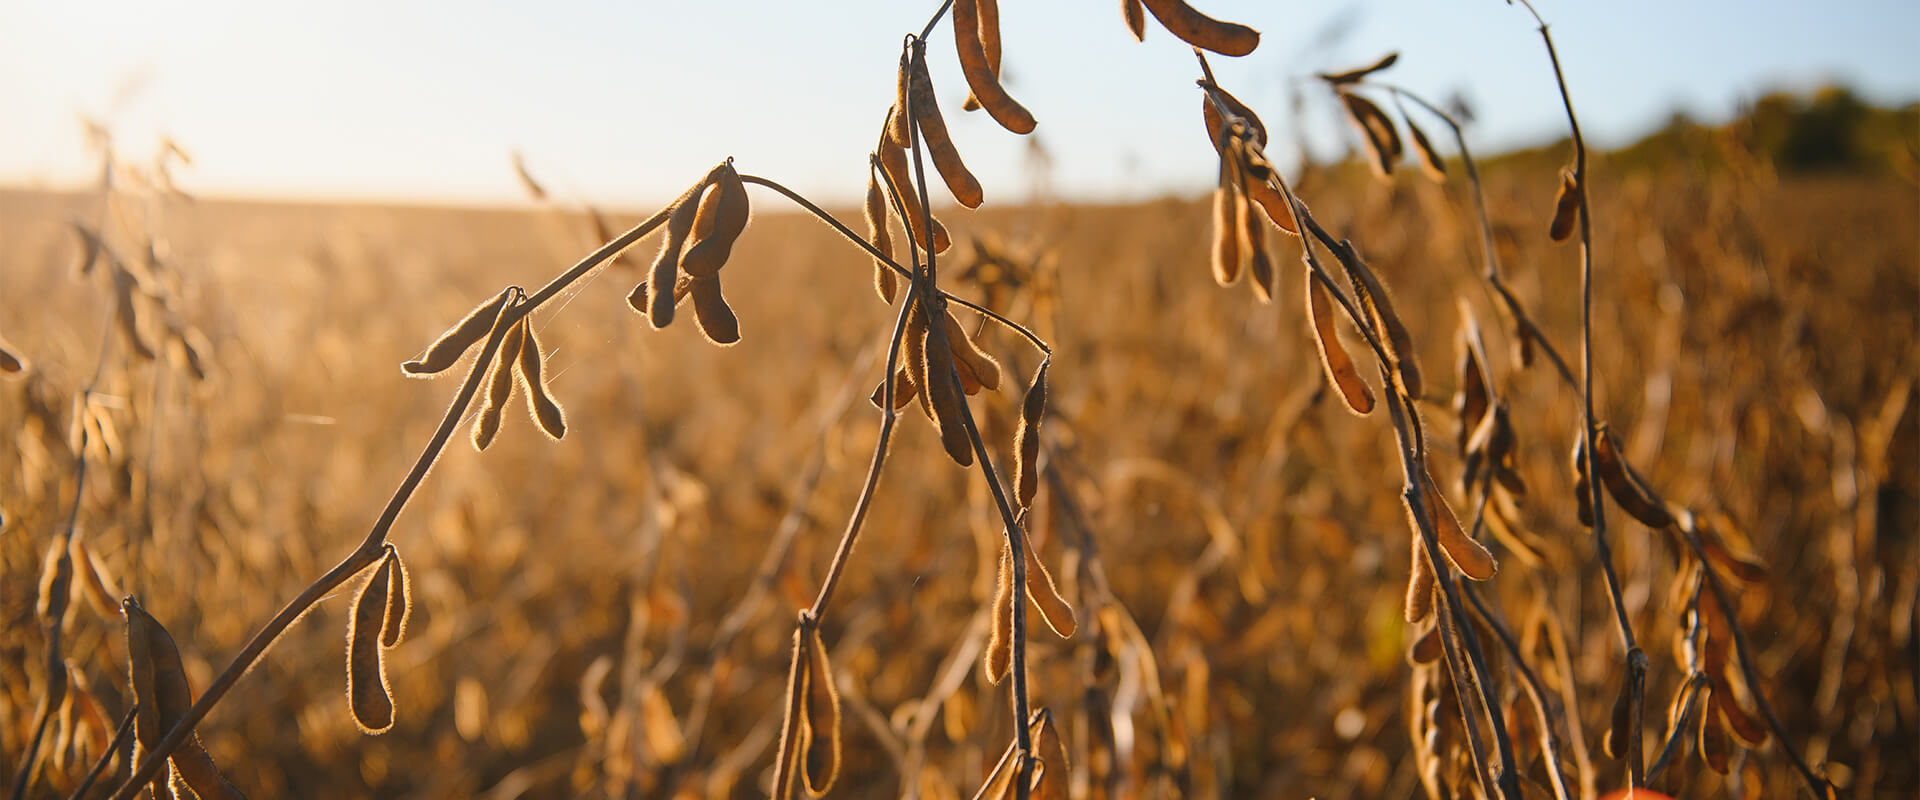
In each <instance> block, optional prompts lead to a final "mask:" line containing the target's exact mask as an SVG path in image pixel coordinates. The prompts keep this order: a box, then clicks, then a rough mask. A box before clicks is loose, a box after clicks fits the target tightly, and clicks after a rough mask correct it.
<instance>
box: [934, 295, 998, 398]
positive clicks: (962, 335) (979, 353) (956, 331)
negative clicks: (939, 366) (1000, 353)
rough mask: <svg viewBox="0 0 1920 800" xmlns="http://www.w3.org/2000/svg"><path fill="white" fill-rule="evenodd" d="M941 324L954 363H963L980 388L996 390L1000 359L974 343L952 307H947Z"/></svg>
mask: <svg viewBox="0 0 1920 800" xmlns="http://www.w3.org/2000/svg"><path fill="white" fill-rule="evenodd" d="M942 324H943V325H944V326H945V327H946V334H947V342H948V344H950V345H952V347H953V359H954V362H955V364H956V365H959V364H965V365H966V367H967V368H968V370H970V371H971V372H972V373H973V377H974V379H975V380H978V381H979V382H980V386H981V387H982V388H984V389H986V390H987V391H997V390H998V389H999V388H1000V361H999V360H998V359H995V358H994V357H993V356H990V355H988V354H987V353H986V351H983V350H981V349H980V347H979V345H976V344H974V342H973V339H972V338H971V337H969V336H967V331H966V329H965V328H962V327H960V320H957V319H954V316H953V309H947V313H946V316H945V320H944V321H943V323H942ZM970 394H971V393H970Z"/></svg>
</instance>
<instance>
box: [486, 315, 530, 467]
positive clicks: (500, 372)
mask: <svg viewBox="0 0 1920 800" xmlns="http://www.w3.org/2000/svg"><path fill="white" fill-rule="evenodd" d="M526 329H527V321H526V320H525V319H524V318H523V319H521V320H520V321H519V322H516V323H514V324H513V327H512V328H509V329H507V336H506V338H504V339H502V340H500V352H499V353H496V354H495V355H494V360H493V367H492V370H493V371H492V372H491V373H490V374H488V376H487V404H486V406H485V407H483V408H481V409H480V416H477V417H474V418H473V449H475V450H483V451H484V450H486V449H487V446H488V445H491V444H493V437H494V436H496V435H498V434H499V433H500V420H501V419H502V418H503V415H504V413H505V412H506V410H507V402H508V401H510V400H512V399H513V370H514V362H515V361H517V360H519V358H520V349H521V347H522V346H524V344H525V343H526Z"/></svg>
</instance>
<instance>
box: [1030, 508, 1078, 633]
mask: <svg viewBox="0 0 1920 800" xmlns="http://www.w3.org/2000/svg"><path fill="white" fill-rule="evenodd" d="M1020 538H1021V539H1022V540H1023V541H1022V547H1021V548H1020V550H1021V552H1022V554H1024V556H1025V559H1026V562H1027V599H1028V600H1032V601H1033V606H1034V608H1037V609H1039V610H1040V617H1041V618H1042V619H1045V620H1046V621H1047V627H1049V628H1052V629H1053V632H1054V633H1055V634H1058V635H1059V636H1060V638H1062V639H1066V638H1069V637H1071V636H1073V632H1074V630H1075V629H1076V628H1077V627H1078V624H1077V623H1076V622H1075V621H1074V616H1073V606H1072V605H1070V604H1068V603H1067V601H1066V598H1064V597H1061V596H1060V588H1059V587H1057V586H1055V585H1054V583H1053V573H1051V572H1048V571H1047V565H1046V564H1043V563H1041V561H1040V554H1039V552H1038V551H1037V550H1036V548H1035V547H1034V546H1033V538H1032V537H1031V536H1028V535H1027V529H1026V528H1025V527H1024V526H1022V527H1021V528H1020Z"/></svg>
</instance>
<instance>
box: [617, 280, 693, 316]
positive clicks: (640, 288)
mask: <svg viewBox="0 0 1920 800" xmlns="http://www.w3.org/2000/svg"><path fill="white" fill-rule="evenodd" d="M691 291H693V278H690V277H688V276H686V275H682V276H680V277H679V278H677V279H675V280H674V282H673V304H674V305H676V306H677V305H680V301H682V300H685V299H687V293H689V292H691ZM647 295H648V292H647V282H646V281H641V282H640V283H639V285H636V286H634V287H633V292H632V293H631V294H628V295H627V306H628V307H630V308H632V309H633V310H634V311H637V312H639V313H641V314H645V313H647V304H648V302H649V300H648V297H647Z"/></svg>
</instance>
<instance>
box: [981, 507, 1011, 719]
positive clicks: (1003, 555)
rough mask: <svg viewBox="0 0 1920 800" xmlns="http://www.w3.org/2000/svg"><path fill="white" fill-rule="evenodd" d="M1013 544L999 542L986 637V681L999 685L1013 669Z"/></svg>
mask: <svg viewBox="0 0 1920 800" xmlns="http://www.w3.org/2000/svg"><path fill="white" fill-rule="evenodd" d="M1013 598H1014V594H1013V548H1011V547H1009V546H1008V545H1007V544H1005V543H1004V542H1003V543H1001V545H1000V577H999V579H998V580H997V581H996V582H995V584H994V590H993V605H992V607H991V610H989V611H988V612H987V613H988V615H989V616H990V617H991V618H992V619H991V620H990V622H989V628H988V630H990V631H991V633H990V634H989V635H988V637H987V658H986V664H985V666H986V668H987V682H988V683H992V684H994V685H996V686H997V685H999V683H1000V682H1001V681H1002V680H1005V679H1006V677H1007V673H1008V672H1009V671H1011V670H1012V669H1013Z"/></svg>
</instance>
